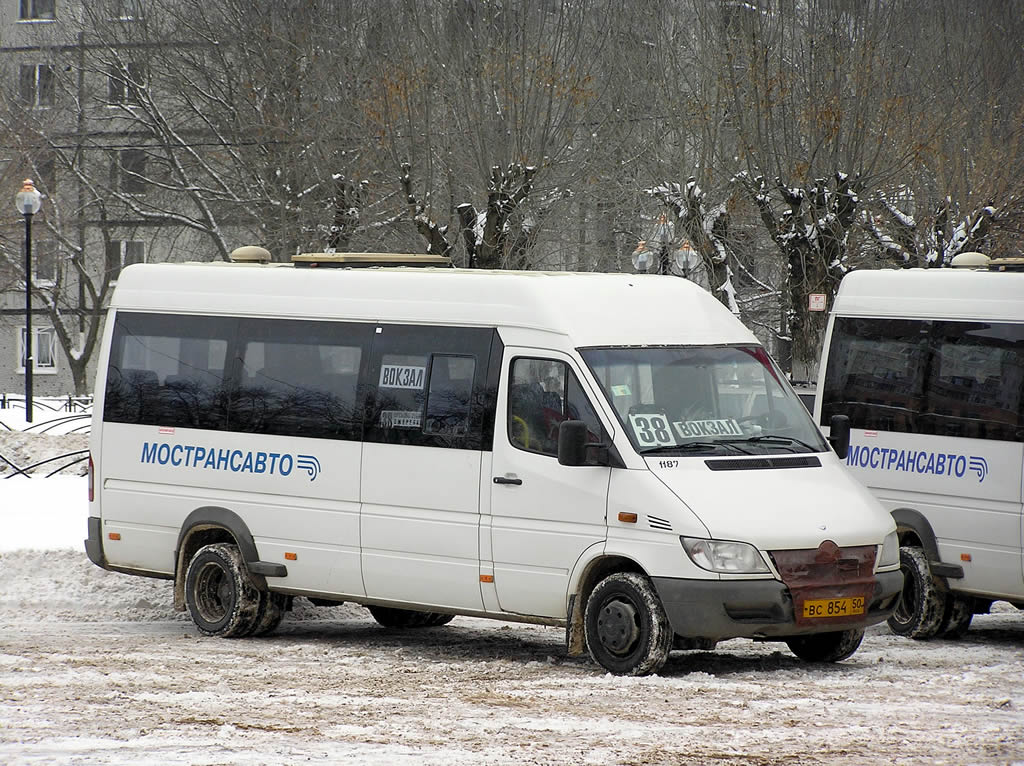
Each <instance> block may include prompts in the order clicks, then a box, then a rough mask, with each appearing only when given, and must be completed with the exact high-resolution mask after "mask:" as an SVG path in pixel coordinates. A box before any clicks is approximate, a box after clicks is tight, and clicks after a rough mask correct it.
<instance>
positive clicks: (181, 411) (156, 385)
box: [103, 312, 238, 429]
mask: <svg viewBox="0 0 1024 766" xmlns="http://www.w3.org/2000/svg"><path fill="white" fill-rule="evenodd" d="M237 324H238V322H237V320H235V319H229V318H226V317H204V316H165V315H161V314H136V313H130V312H128V313H126V312H120V313H118V314H117V319H116V323H115V325H114V337H113V345H112V347H111V350H110V360H109V363H108V367H107V386H106V395H105V399H104V408H103V419H104V420H106V421H108V422H114V423H142V424H147V425H162V426H178V427H182V428H210V429H222V428H224V427H225V425H226V412H225V406H226V404H227V400H228V387H227V385H226V383H225V381H226V368H227V366H228V364H227V362H228V347H229V344H230V343H231V341H232V339H233V337H234V334H235V330H236V327H237Z"/></svg>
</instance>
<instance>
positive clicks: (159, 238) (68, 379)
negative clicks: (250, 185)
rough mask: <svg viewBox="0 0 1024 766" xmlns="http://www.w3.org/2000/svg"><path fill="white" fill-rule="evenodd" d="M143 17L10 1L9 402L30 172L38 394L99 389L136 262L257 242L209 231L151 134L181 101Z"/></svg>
mask: <svg viewBox="0 0 1024 766" xmlns="http://www.w3.org/2000/svg"><path fill="white" fill-rule="evenodd" d="M145 11H146V7H145V3H144V2H143V0H92V2H89V1H88V0H0V77H2V83H0V211H3V210H6V211H7V212H6V213H3V214H2V215H0V395H2V394H4V393H7V394H15V395H19V396H20V394H21V393H22V391H23V388H24V379H25V337H26V334H25V326H26V322H25V312H26V309H25V281H24V270H25V269H24V253H25V250H24V247H25V239H26V227H25V220H24V217H23V216H22V214H21V213H20V212H19V211H18V210H17V209H16V207H15V194H16V193H17V192H18V191H19V189H20V188H21V184H22V180H23V179H24V178H32V179H33V180H34V182H35V185H36V187H37V188H38V189H39V191H40V192H41V193H42V194H43V201H42V206H41V209H40V211H39V213H38V214H36V215H35V216H33V220H32V250H31V252H32V264H31V270H32V319H31V326H32V334H33V338H34V354H33V357H34V358H33V376H32V377H33V389H34V395H35V396H54V395H63V394H67V393H76V392H77V393H90V392H91V387H92V381H93V377H94V371H95V368H94V362H93V353H92V351H93V349H94V348H95V344H96V342H97V338H98V337H100V336H101V334H102V321H103V312H104V310H105V308H106V305H107V304H108V302H109V296H110V292H111V290H112V288H113V286H114V285H115V284H116V282H117V278H118V275H119V273H120V271H121V269H123V268H124V267H125V266H128V265H130V264H133V263H142V262H160V261H167V260H176V261H184V260H210V259H213V258H217V257H223V256H224V254H225V252H226V250H227V249H229V247H230V246H233V245H235V244H238V243H245V242H246V241H252V240H251V238H250V236H249V235H248V233H247V232H246V231H245V230H237V231H233V230H231V229H230V227H228V228H224V227H222V226H220V221H216V222H215V223H214V224H213V225H212V226H211V227H210V228H211V229H212V228H216V229H217V231H216V235H217V236H216V237H211V236H209V233H208V232H207V231H204V230H203V227H202V225H201V224H202V218H201V216H197V211H196V209H195V207H196V204H195V200H194V199H192V200H190V199H188V198H187V196H185V197H183V196H182V194H180V193H179V187H180V186H181V185H180V184H175V183H173V182H172V181H173V179H171V178H170V175H169V173H170V169H169V168H168V167H167V166H166V159H165V152H163V151H162V149H163V147H164V145H165V142H166V139H164V138H162V137H161V135H160V134H159V132H158V131H156V130H154V128H153V126H154V125H157V124H159V121H160V114H156V115H154V109H157V107H156V106H154V105H155V104H159V103H160V102H161V100H162V99H167V100H170V99H173V93H172V92H162V91H161V86H160V84H159V83H158V82H154V81H153V80H151V77H150V71H151V63H152V62H153V61H154V57H158V56H160V50H161V45H160V44H159V43H156V42H154V41H153V39H152V34H151V30H150V31H147V33H146V34H137V33H136V31H135V30H137V29H140V28H141V27H142V25H143V24H144V22H145V20H146V17H145ZM171 127H173V126H169V129H170V128H171ZM193 135H195V133H193ZM185 140H186V141H187V140H190V139H187V138H186V139H185ZM195 143H196V144H200V143H201V142H199V141H195ZM165 181H166V182H165ZM4 189H7V192H5V191H4ZM5 193H7V194H8V195H9V202H8V203H7V204H6V206H5V205H4V204H2V203H3V199H4V194H5ZM207 214H209V211H207ZM197 219H198V220H199V221H200V225H198V226H197V225H196V223H195V221H196V220H197Z"/></svg>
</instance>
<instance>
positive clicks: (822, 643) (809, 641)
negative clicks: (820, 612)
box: [786, 628, 864, 662]
mask: <svg viewBox="0 0 1024 766" xmlns="http://www.w3.org/2000/svg"><path fill="white" fill-rule="evenodd" d="M863 639H864V631H863V630H861V629H859V628H858V629H856V630H842V631H838V632H836V633H813V634H811V635H809V636H794V637H793V638H787V639H786V645H787V646H788V647H789V650H790V651H791V652H793V654H795V655H796V656H797V657H799V658H800V659H802V660H803V661H804V662H839V661H841V660H845V659H846V658H847V657H850V656H852V655H853V653H854V652H855V651H857V647H859V646H860V642H861V641H862V640H863Z"/></svg>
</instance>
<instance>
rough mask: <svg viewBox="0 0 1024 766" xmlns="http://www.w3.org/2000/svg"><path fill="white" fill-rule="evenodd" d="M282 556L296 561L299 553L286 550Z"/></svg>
mask: <svg viewBox="0 0 1024 766" xmlns="http://www.w3.org/2000/svg"><path fill="white" fill-rule="evenodd" d="M284 557H285V558H286V559H288V560H289V561H297V560H298V558H299V554H297V553H292V552H291V551H286V552H285V554H284Z"/></svg>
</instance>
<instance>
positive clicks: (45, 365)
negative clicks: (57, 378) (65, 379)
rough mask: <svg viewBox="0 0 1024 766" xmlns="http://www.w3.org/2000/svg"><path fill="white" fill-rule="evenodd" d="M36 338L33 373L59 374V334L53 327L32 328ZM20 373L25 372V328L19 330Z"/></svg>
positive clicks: (33, 350)
mask: <svg viewBox="0 0 1024 766" xmlns="http://www.w3.org/2000/svg"><path fill="white" fill-rule="evenodd" d="M32 334H33V335H34V336H35V339H36V341H35V346H34V347H33V349H32V352H33V357H34V358H33V360H32V362H33V364H32V371H33V372H42V373H55V372H57V333H55V332H54V331H53V328H52V327H40V328H36V327H33V328H32ZM18 372H20V373H22V374H24V372H25V328H24V327H19V328H18Z"/></svg>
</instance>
